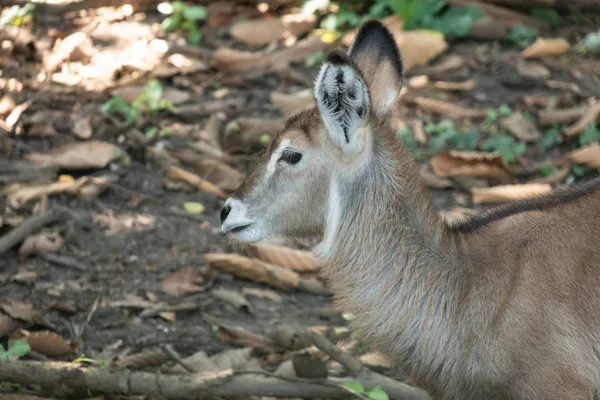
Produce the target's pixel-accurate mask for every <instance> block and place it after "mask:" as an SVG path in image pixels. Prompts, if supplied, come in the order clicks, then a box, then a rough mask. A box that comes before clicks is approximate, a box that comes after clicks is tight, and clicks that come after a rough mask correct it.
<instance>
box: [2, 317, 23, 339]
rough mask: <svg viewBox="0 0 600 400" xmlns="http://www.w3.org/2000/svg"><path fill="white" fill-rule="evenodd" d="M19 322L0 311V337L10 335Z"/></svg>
mask: <svg viewBox="0 0 600 400" xmlns="http://www.w3.org/2000/svg"><path fill="white" fill-rule="evenodd" d="M20 325H21V324H19V321H17V320H16V319H14V318H12V317H11V316H10V315H8V314H5V313H3V312H0V338H3V337H4V336H6V335H10V334H11V333H12V332H13V331H14V330H15V329H17V328H18V327H19V326H20Z"/></svg>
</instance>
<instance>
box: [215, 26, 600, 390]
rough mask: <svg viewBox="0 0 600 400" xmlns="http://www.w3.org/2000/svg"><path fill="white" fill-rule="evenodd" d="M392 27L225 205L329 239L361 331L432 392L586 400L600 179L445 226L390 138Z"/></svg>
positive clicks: (599, 268)
mask: <svg viewBox="0 0 600 400" xmlns="http://www.w3.org/2000/svg"><path fill="white" fill-rule="evenodd" d="M402 75H403V71H402V61H401V57H400V54H399V51H398V49H397V47H396V43H395V41H394V38H393V36H392V34H391V33H390V32H389V31H388V30H387V29H386V28H385V27H384V26H383V25H382V24H380V23H379V22H375V21H371V22H367V23H365V24H364V25H363V26H362V27H361V28H360V30H359V32H358V34H357V36H356V39H355V41H354V44H353V45H352V47H351V49H350V50H349V52H348V53H347V54H342V53H337V52H336V53H333V54H331V55H330V56H329V57H328V58H327V60H326V61H325V63H324V64H323V66H322V68H321V70H320V72H319V75H318V77H317V79H316V84H315V97H316V102H317V107H315V108H313V109H308V110H305V111H302V112H300V113H299V114H298V115H296V116H294V117H292V118H290V119H289V121H288V122H287V126H286V128H285V130H284V131H283V132H282V133H281V134H279V135H278V136H277V138H276V139H275V140H274V141H273V143H272V145H271V148H270V149H269V150H268V151H267V152H266V153H265V154H264V155H263V156H262V158H261V159H260V161H259V162H258V164H257V166H256V167H255V168H254V169H253V170H252V171H251V172H250V174H249V176H248V177H247V179H246V180H245V181H244V182H243V183H242V185H241V186H240V188H239V189H238V190H237V191H236V192H235V193H234V194H233V195H232V196H231V197H230V198H229V199H228V200H227V202H226V204H225V207H224V208H223V210H222V212H221V220H222V230H223V231H224V232H229V233H230V234H231V235H232V236H234V237H235V238H237V239H239V240H242V241H247V242H256V241H260V240H263V239H266V238H268V237H272V236H284V237H305V236H312V235H320V237H321V241H320V243H319V244H318V245H317V246H316V247H315V248H314V252H315V254H316V255H317V256H318V258H319V260H320V262H321V264H322V268H323V272H324V275H325V276H326V277H327V278H328V280H329V282H330V285H331V287H332V289H333V290H334V292H335V293H336V295H337V296H338V297H339V298H340V299H341V301H342V304H344V307H345V308H346V309H347V310H348V311H350V312H352V313H353V314H354V315H356V319H355V321H356V322H355V324H356V326H355V328H356V329H357V330H358V331H359V332H361V333H362V334H363V336H365V337H366V339H368V340H369V341H370V342H371V343H372V344H373V345H374V346H375V347H376V348H377V349H379V350H380V351H381V352H382V353H385V354H386V355H388V356H389V357H390V358H391V359H393V361H394V363H395V365H396V366H397V367H398V369H399V370H400V371H401V372H402V373H404V374H406V376H409V377H411V378H412V379H413V381H414V382H415V383H416V384H417V385H418V386H420V387H422V388H423V389H425V390H427V391H428V392H429V393H430V395H431V396H432V397H433V398H435V399H448V400H450V399H452V400H455V399H456V400H474V399H477V400H481V399H492V400H493V399H511V400H564V399H577V400H584V399H585V400H590V399H593V398H598V390H599V389H600V190H599V189H600V180H592V181H590V182H588V183H587V184H584V185H581V186H575V187H574V188H571V189H569V190H568V191H564V192H559V193H555V194H552V195H551V196H546V197H541V198H538V199H536V200H532V201H525V202H519V203H516V204H513V205H508V206H506V207H503V208H499V209H497V210H494V211H491V212H489V213H488V214H485V215H484V216H482V217H474V218H472V219H470V220H468V221H466V222H463V223H453V224H451V223H449V222H447V221H445V220H444V219H443V218H441V217H440V215H439V214H438V212H437V211H436V210H435V208H434V206H433V205H432V202H431V200H430V198H429V195H428V192H427V191H426V188H425V186H424V184H423V183H422V182H421V180H420V177H419V174H418V172H417V169H416V167H415V165H414V160H413V158H412V156H411V155H410V153H409V152H408V151H407V150H405V149H404V148H403V146H402V145H401V144H400V143H399V141H398V140H397V138H396V136H395V130H394V128H393V127H392V124H391V117H390V110H391V109H392V108H393V107H395V106H397V99H398V94H399V92H400V89H401V87H402Z"/></svg>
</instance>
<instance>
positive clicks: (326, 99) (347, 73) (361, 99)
mask: <svg viewBox="0 0 600 400" xmlns="http://www.w3.org/2000/svg"><path fill="white" fill-rule="evenodd" d="M315 97H316V99H317V106H318V108H319V111H320V113H321V117H322V118H323V122H324V124H325V128H326V129H327V131H328V132H329V135H330V136H331V138H332V139H333V141H334V143H335V144H337V145H338V146H340V147H342V148H344V149H347V150H351V149H352V148H353V147H356V146H357V141H356V133H357V132H358V131H359V129H360V128H362V127H363V126H364V124H365V121H366V118H367V115H368V112H369V92H368V90H367V88H366V86H365V83H364V81H363V80H362V78H361V77H360V76H359V75H358V74H357V73H356V72H355V71H354V69H353V68H352V67H350V66H348V65H334V64H330V63H326V64H324V65H323V66H322V67H321V71H320V72H319V76H318V77H317V81H316V85H315Z"/></svg>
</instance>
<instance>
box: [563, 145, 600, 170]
mask: <svg viewBox="0 0 600 400" xmlns="http://www.w3.org/2000/svg"><path fill="white" fill-rule="evenodd" d="M567 160H569V161H570V162H572V163H574V164H585V165H587V166H588V167H590V168H596V169H600V145H599V144H598V143H592V144H591V145H589V146H586V147H582V148H581V149H577V150H573V151H570V152H568V153H567Z"/></svg>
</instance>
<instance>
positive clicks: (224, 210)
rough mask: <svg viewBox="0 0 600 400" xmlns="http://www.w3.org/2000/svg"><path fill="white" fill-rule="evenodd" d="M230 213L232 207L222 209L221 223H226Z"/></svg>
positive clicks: (227, 206)
mask: <svg viewBox="0 0 600 400" xmlns="http://www.w3.org/2000/svg"><path fill="white" fill-rule="evenodd" d="M230 212H231V206H229V205H225V207H223V208H222V209H221V223H223V222H225V220H226V219H227V216H228V215H229V213H230Z"/></svg>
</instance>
